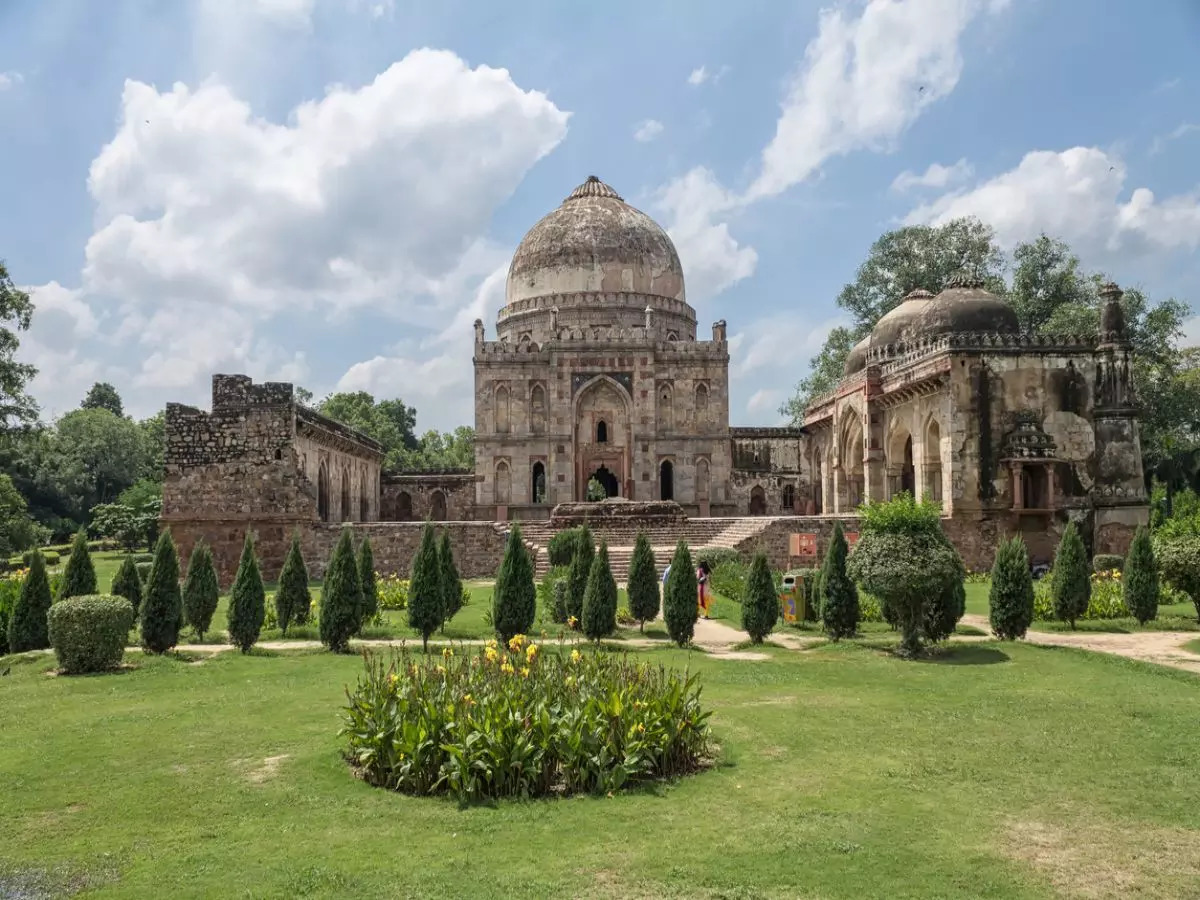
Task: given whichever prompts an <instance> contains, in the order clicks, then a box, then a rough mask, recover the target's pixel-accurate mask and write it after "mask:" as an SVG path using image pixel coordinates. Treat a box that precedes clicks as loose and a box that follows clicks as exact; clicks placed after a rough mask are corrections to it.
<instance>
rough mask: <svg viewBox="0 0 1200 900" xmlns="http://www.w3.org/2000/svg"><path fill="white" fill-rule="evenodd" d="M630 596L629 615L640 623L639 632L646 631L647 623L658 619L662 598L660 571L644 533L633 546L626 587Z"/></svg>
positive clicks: (640, 532)
mask: <svg viewBox="0 0 1200 900" xmlns="http://www.w3.org/2000/svg"><path fill="white" fill-rule="evenodd" d="M625 591H626V593H627V594H628V595H629V614H630V615H631V616H633V618H634V619H635V620H637V623H638V630H639V631H645V630H646V623H647V622H652V621H654V620H655V619H656V618H658V609H659V606H660V605H661V603H662V598H661V597H660V596H659V593H658V569H657V567H656V565H655V562H654V550H653V548H651V546H650V539H649V538H648V537H646V533H645V532H643V531H639V532H638V536H637V541H636V542H635V543H634V545H633V557H632V558H631V559H630V560H629V578H628V580H627V582H626V585H625Z"/></svg>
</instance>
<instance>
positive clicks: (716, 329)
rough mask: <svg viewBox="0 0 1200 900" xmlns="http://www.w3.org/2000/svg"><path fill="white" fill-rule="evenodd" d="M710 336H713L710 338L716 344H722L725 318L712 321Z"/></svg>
mask: <svg viewBox="0 0 1200 900" xmlns="http://www.w3.org/2000/svg"><path fill="white" fill-rule="evenodd" d="M712 336H713V338H712V339H713V340H714V341H715V342H716V343H718V344H723V343H724V342H725V320H724V319H719V320H717V321H716V322H713V329H712Z"/></svg>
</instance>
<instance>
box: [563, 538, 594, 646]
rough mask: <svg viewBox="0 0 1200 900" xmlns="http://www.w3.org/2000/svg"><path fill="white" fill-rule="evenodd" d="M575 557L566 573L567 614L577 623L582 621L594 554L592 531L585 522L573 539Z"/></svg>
mask: <svg viewBox="0 0 1200 900" xmlns="http://www.w3.org/2000/svg"><path fill="white" fill-rule="evenodd" d="M575 540H576V543H575V557H574V558H573V559H572V560H571V569H570V571H569V572H568V573H567V612H568V614H569V615H571V616H574V617H575V621H576V622H579V621H581V620H582V619H583V593H584V591H585V590H587V581H588V576H589V575H590V574H591V571H592V558H593V556H594V555H595V553H596V549H595V545H594V544H593V540H594V539H593V538H592V530H591V529H590V528H588V527H587V523H586V522H585V523H584V524H583V525H582V526H581V527H580V529H579V536H578V537H577V538H576V539H575Z"/></svg>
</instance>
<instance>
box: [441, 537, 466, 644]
mask: <svg viewBox="0 0 1200 900" xmlns="http://www.w3.org/2000/svg"><path fill="white" fill-rule="evenodd" d="M438 565H439V566H441V569H442V591H443V592H444V596H443V597H442V631H445V630H446V623H447V622H449V621H450V620H451V619H453V618H454V617H455V616H456V615H458V611H459V610H460V609H462V605H463V586H462V579H461V578H459V576H458V567H457V566H456V565H454V551H453V549H452V548H451V547H450V532H448V531H443V532H442V544H441V547H439V548H438Z"/></svg>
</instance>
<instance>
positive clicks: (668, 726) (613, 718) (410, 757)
mask: <svg viewBox="0 0 1200 900" xmlns="http://www.w3.org/2000/svg"><path fill="white" fill-rule="evenodd" d="M364 663H365V664H364V671H363V673H362V675H360V677H359V680H358V684H357V686H356V687H355V689H354V690H353V691H352V692H349V697H348V701H349V702H348V703H347V705H346V707H345V711H344V712H345V718H344V720H343V727H342V729H341V735H342V736H343V737H344V738H345V740H346V741H347V746H346V749H345V756H346V759H347V760H348V762H349V763H350V764H351V765H352V766H354V767H355V769H356V770H357V771H358V773H359V774H360V775H361V777H362V778H363V780H364V781H366V782H367V783H368V784H371V785H375V786H377V787H385V788H388V789H390V790H395V791H400V792H402V793H406V794H418V795H429V794H449V795H450V796H452V797H454V798H455V799H457V800H459V801H468V802H473V801H480V800H484V801H486V800H491V799H495V798H500V797H522V798H528V797H544V796H564V795H571V794H579V793H593V794H597V795H601V796H602V795H604V794H606V793H609V792H612V791H616V790H619V789H621V788H623V787H628V786H630V785H633V784H637V783H639V782H644V781H647V780H650V779H661V778H673V777H678V776H682V775H687V774H690V773H693V772H696V771H698V770H700V769H701V768H702V767H703V766H704V765H705V764H706V761H707V760H708V759H710V758H711V756H712V753H713V747H712V740H711V733H710V730H709V725H708V717H709V712H708V711H707V710H705V709H704V708H703V707H702V706H701V703H700V683H699V680H698V677H697V676H696V675H695V674H691V675H689V674H687V673H683V672H677V671H675V670H672V669H668V668H665V667H663V666H661V665H657V664H653V663H647V662H643V661H640V660H638V659H637V658H636V657H632V656H627V655H624V654H620V655H618V654H613V653H606V652H604V651H599V652H596V653H580V652H579V651H578V650H574V651H572V652H571V653H569V654H568V653H542V652H541V647H540V646H539V645H538V644H536V643H529V642H528V641H527V640H525V639H524V637H523V636H521V635H516V636H514V637H513V638H512V640H511V641H509V642H507V643H505V644H497V643H496V642H495V641H492V642H490V643H489V644H488V646H486V647H481V648H478V649H477V650H475V651H474V652H473V653H471V652H468V653H467V654H464V655H461V656H459V655H455V654H453V653H452V652H451V651H450V649H449V648H446V650H445V651H443V654H442V657H441V658H434V659H430V658H428V657H416V658H414V657H413V656H411V655H409V654H408V653H407V652H406V651H405V652H401V653H400V654H394V655H392V657H391V659H390V660H387V659H384V658H382V657H381V656H379V655H375V654H367V655H366V657H365V660H364ZM530 723H532V724H530Z"/></svg>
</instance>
